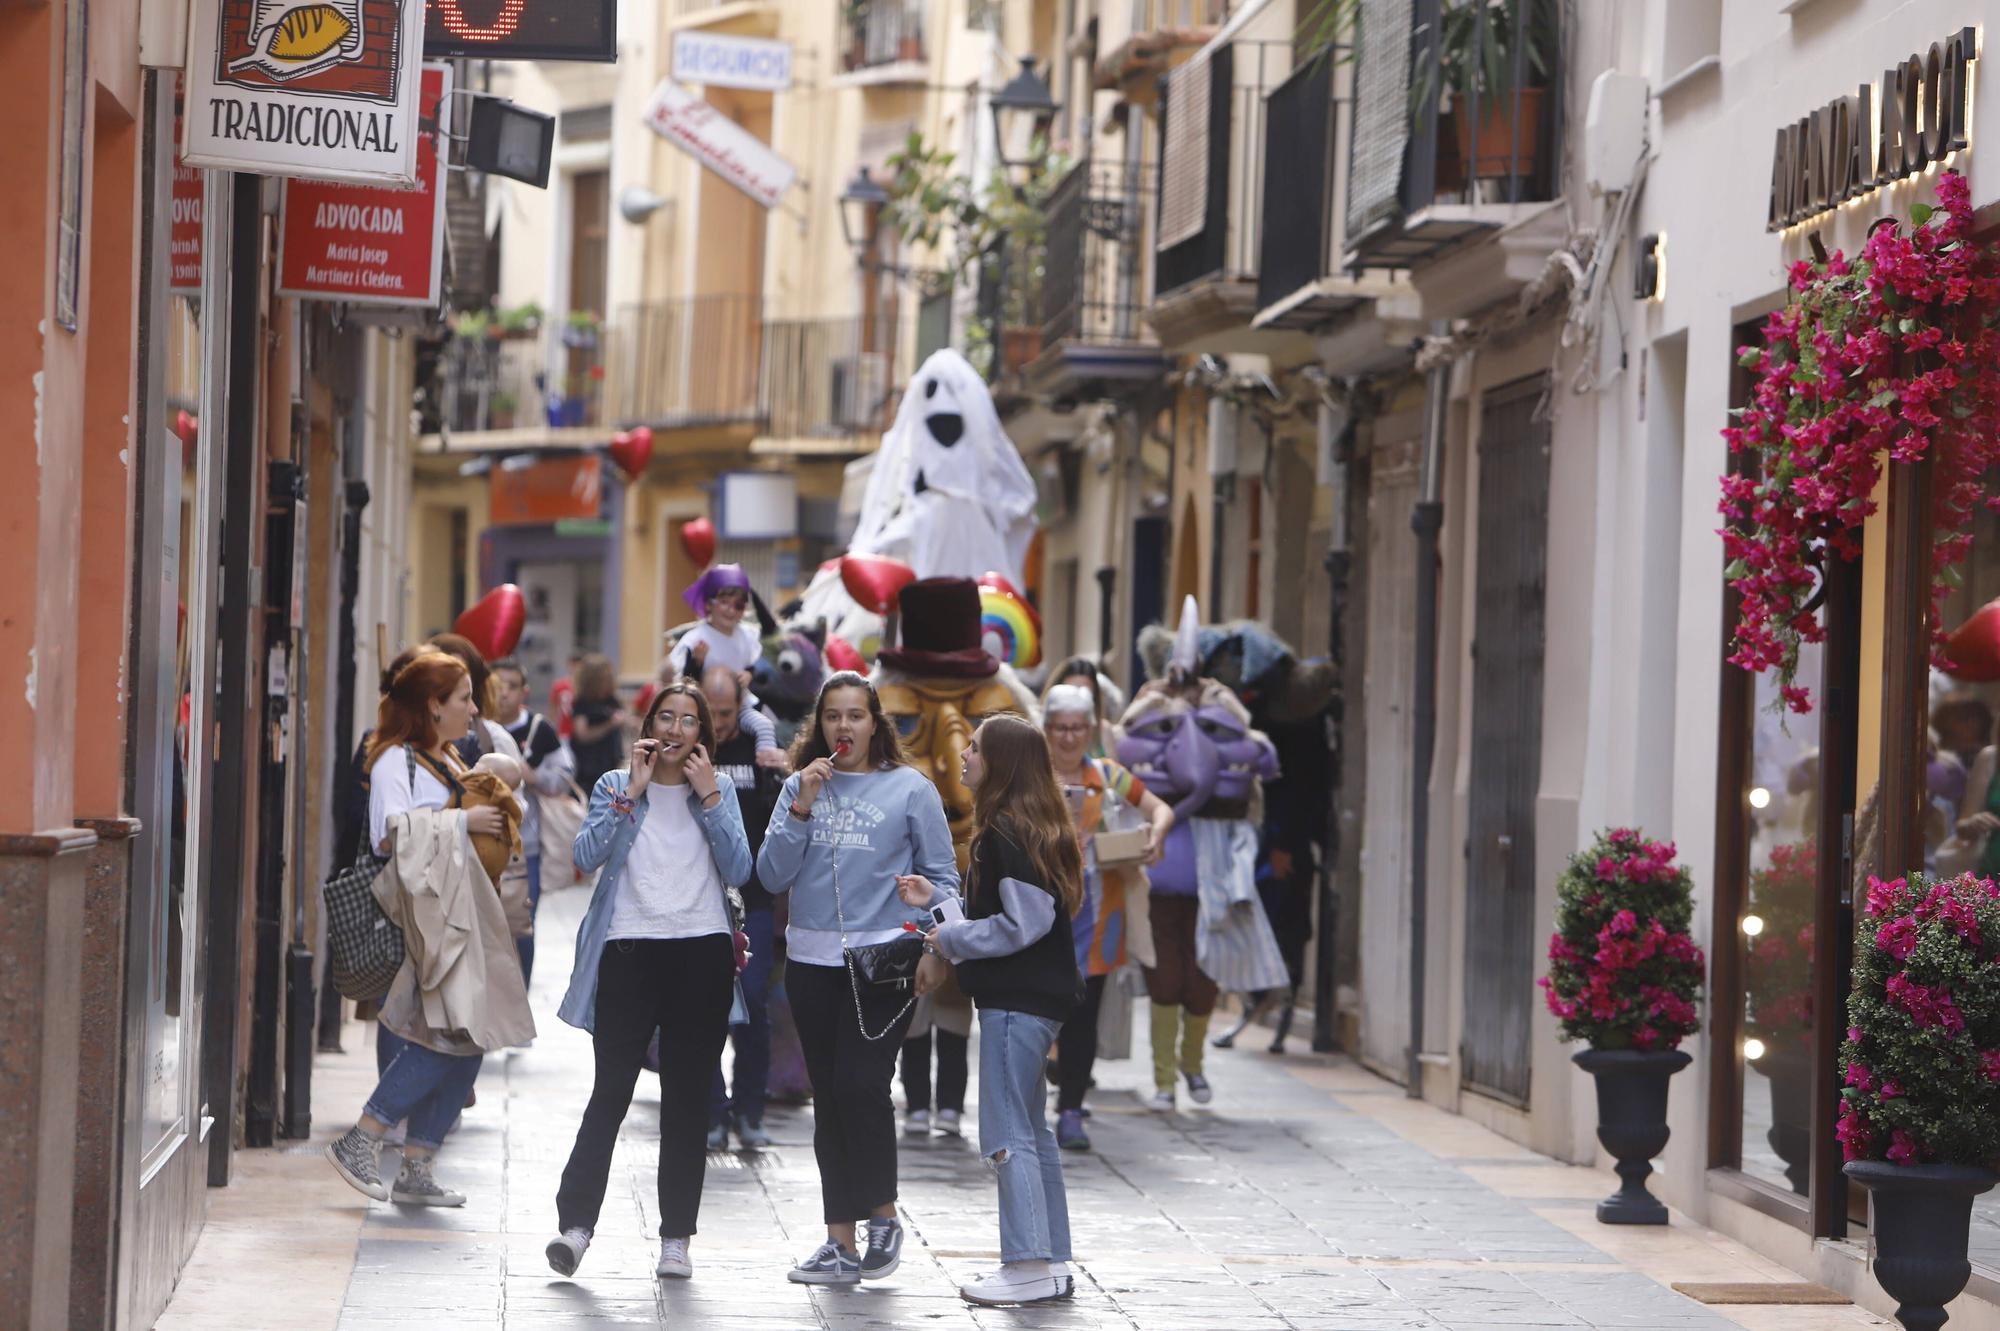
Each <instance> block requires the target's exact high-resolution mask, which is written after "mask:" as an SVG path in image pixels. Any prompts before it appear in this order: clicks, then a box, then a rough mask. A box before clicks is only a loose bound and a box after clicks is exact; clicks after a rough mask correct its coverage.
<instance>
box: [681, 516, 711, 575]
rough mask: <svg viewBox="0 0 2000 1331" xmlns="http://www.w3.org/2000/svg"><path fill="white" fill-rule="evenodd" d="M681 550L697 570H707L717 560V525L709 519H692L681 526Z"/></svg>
mask: <svg viewBox="0 0 2000 1331" xmlns="http://www.w3.org/2000/svg"><path fill="white" fill-rule="evenodd" d="M681 549H682V550H684V551H686V552H687V557H688V558H689V559H692V560H693V561H694V563H695V567H696V568H707V567H708V566H709V563H710V561H712V560H713V559H714V558H715V524H714V523H713V522H710V521H709V520H708V519H707V518H692V519H690V520H688V521H686V522H683V523H682V524H681Z"/></svg>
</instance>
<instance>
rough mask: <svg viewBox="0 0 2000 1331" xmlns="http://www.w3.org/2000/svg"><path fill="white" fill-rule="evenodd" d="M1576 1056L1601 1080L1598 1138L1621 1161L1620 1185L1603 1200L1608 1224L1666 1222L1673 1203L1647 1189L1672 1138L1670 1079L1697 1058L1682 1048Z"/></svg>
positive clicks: (1600, 1208)
mask: <svg viewBox="0 0 2000 1331" xmlns="http://www.w3.org/2000/svg"><path fill="white" fill-rule="evenodd" d="M1570 1061H1571V1062H1573V1063H1575V1064H1576V1065H1577V1066H1578V1067H1580V1068H1582V1069H1583V1070H1584V1071H1585V1072H1588V1073H1589V1074H1590V1075H1591V1076H1592V1077H1593V1078H1595V1079H1596V1082H1597V1140H1598V1141H1599V1142H1602V1143H1603V1145H1604V1149H1605V1150H1607V1151H1609V1152H1611V1154H1612V1156H1613V1157H1614V1158H1616V1159H1617V1161H1618V1179H1619V1186H1618V1191H1616V1192H1614V1193H1612V1194H1611V1195H1610V1196H1609V1197H1606V1198H1605V1199H1604V1200H1603V1201H1601V1202H1599V1203H1598V1204H1597V1219H1598V1222H1599V1223H1600V1224H1606V1225H1664V1224H1666V1223H1667V1208H1666V1207H1665V1206H1664V1205H1663V1204H1662V1203H1661V1202H1660V1200H1659V1199H1658V1198H1657V1197H1654V1196H1653V1194H1651V1193H1649V1192H1647V1191H1646V1178H1647V1176H1648V1175H1649V1174H1651V1173H1652V1172H1653V1157H1654V1156H1656V1155H1658V1154H1659V1153H1660V1151H1661V1150H1662V1149H1663V1148H1664V1147H1665V1146H1666V1144H1667V1137H1668V1136H1669V1132H1668V1128H1667V1079H1668V1078H1670V1077H1672V1076H1673V1075H1674V1074H1675V1073H1676V1072H1679V1071H1680V1070H1681V1069H1682V1068H1684V1067H1686V1066H1687V1065H1688V1064H1689V1063H1692V1062H1693V1061H1694V1059H1693V1057H1692V1056H1691V1055H1689V1054H1687V1053H1684V1052H1682V1051H1681V1050H1679V1049H1661V1050H1646V1049H1586V1050H1584V1051H1583V1052H1582V1053H1580V1054H1573V1055H1571V1059H1570Z"/></svg>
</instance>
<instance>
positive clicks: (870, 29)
mask: <svg viewBox="0 0 2000 1331" xmlns="http://www.w3.org/2000/svg"><path fill="white" fill-rule="evenodd" d="M843 8H844V11H845V12H844V13H843V14H842V16H841V20H840V32H841V48H840V65H841V69H842V70H843V71H845V72H844V73H843V74H842V76H841V77H840V79H839V80H838V82H839V83H840V84H842V85H845V86H863V87H887V86H908V85H913V84H923V83H927V82H929V80H930V62H929V59H928V48H927V47H926V46H925V44H924V7H923V5H922V4H921V3H920V0H848V3H847V4H846V5H845V6H844V7H843Z"/></svg>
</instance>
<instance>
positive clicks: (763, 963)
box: [708, 910, 772, 1127]
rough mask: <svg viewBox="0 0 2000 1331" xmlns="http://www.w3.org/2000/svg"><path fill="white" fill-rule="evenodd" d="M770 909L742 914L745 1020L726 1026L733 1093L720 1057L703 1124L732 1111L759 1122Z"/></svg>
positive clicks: (767, 1073) (766, 1069)
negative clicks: (746, 960)
mask: <svg viewBox="0 0 2000 1331" xmlns="http://www.w3.org/2000/svg"><path fill="white" fill-rule="evenodd" d="M771 919H772V915H771V912H770V911H768V910H753V911H749V912H747V913H746V914H745V915H744V917H743V932H744V934H745V935H746V936H747V937H748V938H749V939H750V964H749V965H747V966H745V967H744V968H743V974H742V976H741V977H740V978H741V979H742V981H743V1006H744V1007H745V1008H746V1009H748V1011H749V1013H750V1020H749V1022H748V1024H746V1025H743V1026H732V1027H730V1028H729V1038H730V1040H731V1041H732V1042H734V1043H735V1045H736V1075H735V1078H734V1080H735V1083H736V1085H735V1094H734V1095H733V1096H732V1095H731V1094H730V1091H729V1089H728V1088H726V1087H725V1086H724V1085H723V1081H722V1060H721V1059H719V1058H718V1059H717V1060H716V1063H715V1076H714V1077H713V1078H711V1079H710V1083H709V1092H708V1125H709V1126H710V1127H717V1126H719V1125H721V1124H723V1123H726V1122H728V1121H729V1117H730V1115H731V1114H734V1115H735V1117H736V1121H737V1122H738V1123H762V1122H763V1121H764V1088H765V1086H766V1085H767V1084H768V1083H769V1081H770V1079H771V1013H770V1009H769V1007H768V1006H767V1000H768V999H769V997H770V990H771V961H772V957H771V946H772V944H771V936H772V930H771Z"/></svg>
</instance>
